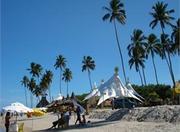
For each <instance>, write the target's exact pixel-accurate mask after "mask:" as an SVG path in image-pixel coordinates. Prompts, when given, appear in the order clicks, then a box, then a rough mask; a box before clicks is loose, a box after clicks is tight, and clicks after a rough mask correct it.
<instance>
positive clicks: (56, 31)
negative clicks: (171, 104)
mask: <svg viewBox="0 0 180 132" xmlns="http://www.w3.org/2000/svg"><path fill="white" fill-rule="evenodd" d="M122 1H123V3H124V5H125V10H126V14H127V19H126V24H125V25H120V24H118V26H117V28H118V37H119V40H120V44H121V46H122V53H123V57H124V63H125V70H126V74H127V76H128V78H129V80H130V82H131V83H133V84H141V83H140V78H139V75H138V73H137V72H136V71H135V69H134V68H132V69H131V70H130V68H129V65H128V60H129V57H128V53H127V46H128V44H130V43H131V40H130V36H131V34H132V32H133V30H134V29H141V30H142V31H143V32H144V34H145V35H149V34H150V33H155V34H156V35H157V36H159V35H160V33H161V30H160V27H159V26H157V27H156V28H155V29H154V30H152V29H151V28H150V27H149V23H150V22H151V20H152V17H151V16H150V15H149V12H151V8H152V5H153V4H154V3H156V2H157V0H136V1H135V0H122ZM161 1H164V2H165V3H168V9H175V11H176V12H175V13H174V14H173V16H174V17H175V18H176V19H177V18H179V14H178V12H179V4H180V3H179V0H161ZM1 2H2V3H1V57H0V58H1V65H0V66H1V70H0V75H1V77H0V90H1V91H0V93H1V94H0V107H3V106H5V105H8V104H10V103H12V102H16V101H18V102H21V103H24V104H25V95H24V87H23V86H21V83H20V81H21V79H22V77H23V76H24V75H27V76H29V77H30V74H29V72H28V71H27V70H26V69H27V68H29V66H30V63H31V62H35V63H38V64H41V65H42V66H43V68H44V70H45V69H47V70H51V71H52V72H53V74H54V77H53V81H52V84H51V87H50V88H51V91H52V96H53V97H54V98H55V97H56V96H57V95H58V93H59V70H55V68H54V66H53V65H54V63H55V60H56V56H58V55H59V54H62V55H63V56H64V57H65V58H66V59H67V66H68V67H69V68H70V69H71V70H72V73H73V79H72V80H71V82H70V83H69V91H70V92H69V93H71V92H72V91H73V92H75V94H76V95H77V94H82V93H87V92H89V91H90V85H89V81H88V75H87V72H82V71H81V69H82V68H81V67H82V59H83V56H88V55H89V56H91V57H93V59H94V60H95V64H96V68H95V70H94V71H92V72H91V77H92V81H93V83H94V82H96V84H97V85H99V84H100V81H101V80H102V79H104V80H105V81H106V80H108V79H109V78H110V77H111V76H112V75H113V73H114V67H115V66H118V67H119V75H120V77H121V79H122V81H123V82H124V78H123V72H122V67H121V63H120V57H119V52H118V48H117V43H116V39H115V33H114V28H113V25H112V24H111V23H109V22H108V21H107V22H103V21H102V16H103V15H104V14H105V13H106V12H105V10H103V8H102V7H103V6H108V3H109V0H76V1H74V0H2V1H1ZM173 23H175V21H173ZM165 32H166V33H169V34H170V33H171V28H170V27H167V28H166V29H165ZM172 61H173V70H174V73H175V78H176V80H179V79H180V68H179V67H180V59H179V58H178V57H177V56H174V57H173V58H172ZM155 63H156V66H157V73H158V78H159V82H160V83H162V84H168V85H172V81H171V78H170V75H169V71H168V68H167V65H166V62H165V60H161V59H160V58H159V57H158V56H157V57H156V58H155ZM145 66H146V69H145V74H146V78H147V83H148V84H152V83H154V84H155V76H154V71H153V65H152V60H151V59H149V60H147V61H146V62H145ZM62 93H63V94H64V95H66V84H65V83H64V82H63V83H62ZM28 99H29V94H28ZM34 103H36V98H34Z"/></svg>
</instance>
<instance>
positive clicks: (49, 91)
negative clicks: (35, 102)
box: [48, 87, 51, 102]
mask: <svg viewBox="0 0 180 132" xmlns="http://www.w3.org/2000/svg"><path fill="white" fill-rule="evenodd" d="M48 91H49V101H50V102H51V89H50V87H49V88H48Z"/></svg>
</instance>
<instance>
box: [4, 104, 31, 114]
mask: <svg viewBox="0 0 180 132" xmlns="http://www.w3.org/2000/svg"><path fill="white" fill-rule="evenodd" d="M2 109H3V110H4V111H6V112H7V111H9V112H17V113H27V112H33V110H32V109H31V108H28V107H26V106H24V105H23V104H21V103H18V102H16V103H12V104H11V105H9V106H6V107H3V108H2Z"/></svg>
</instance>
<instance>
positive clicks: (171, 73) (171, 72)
mask: <svg viewBox="0 0 180 132" xmlns="http://www.w3.org/2000/svg"><path fill="white" fill-rule="evenodd" d="M161 29H162V33H163V34H164V29H163V27H162V25H161ZM163 52H164V53H165V60H166V63H167V65H168V68H169V72H170V76H171V79H172V82H173V102H174V99H175V95H174V94H175V85H176V84H175V79H174V74H173V71H172V64H170V63H171V59H170V55H169V53H168V58H169V62H168V59H167V56H166V52H165V50H164V49H163Z"/></svg>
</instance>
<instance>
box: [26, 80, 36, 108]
mask: <svg viewBox="0 0 180 132" xmlns="http://www.w3.org/2000/svg"><path fill="white" fill-rule="evenodd" d="M36 86H37V85H36V80H35V79H34V78H31V79H30V81H29V84H28V88H29V91H30V92H31V94H30V100H31V108H32V107H33V93H34V90H35V88H36Z"/></svg>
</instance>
